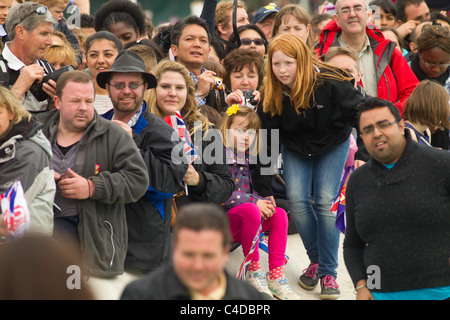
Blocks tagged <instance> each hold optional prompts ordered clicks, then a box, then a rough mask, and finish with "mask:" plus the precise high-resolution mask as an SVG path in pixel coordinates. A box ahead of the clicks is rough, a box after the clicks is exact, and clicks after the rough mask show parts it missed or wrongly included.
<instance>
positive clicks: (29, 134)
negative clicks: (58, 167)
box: [0, 120, 56, 236]
mask: <svg viewBox="0 0 450 320" xmlns="http://www.w3.org/2000/svg"><path fill="white" fill-rule="evenodd" d="M41 128H42V125H41V124H40V123H37V122H35V121H33V120H30V121H28V120H23V121H21V122H20V123H18V124H16V125H14V126H13V127H12V129H11V131H9V133H7V134H6V136H5V137H4V139H1V140H0V194H1V193H4V192H6V190H7V189H8V188H9V187H10V186H11V185H12V183H13V182H14V181H17V180H19V181H20V182H21V184H22V187H23V191H24V194H25V199H26V201H27V204H28V210H29V212H30V219H31V220H30V227H29V232H38V233H42V234H45V235H49V236H51V235H52V234H53V199H54V197H55V190H56V187H55V180H54V174H53V170H52V168H51V163H50V159H51V157H52V150H51V147H50V143H49V142H48V140H47V139H46V138H45V136H44V134H43V133H42V130H41Z"/></svg>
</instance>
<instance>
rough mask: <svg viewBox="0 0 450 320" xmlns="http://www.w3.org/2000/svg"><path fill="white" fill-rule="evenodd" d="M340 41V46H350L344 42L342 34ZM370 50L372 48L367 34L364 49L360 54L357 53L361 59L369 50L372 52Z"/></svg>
mask: <svg viewBox="0 0 450 320" xmlns="http://www.w3.org/2000/svg"><path fill="white" fill-rule="evenodd" d="M338 41H339V44H340V45H341V46H343V47H348V45H347V44H346V43H345V42H344V40H343V39H342V34H340V35H339V37H338ZM370 49H371V48H370V41H369V37H368V36H367V34H366V40H365V42H364V46H363V47H362V49H361V50H360V51H359V52H357V54H358V57H361V55H363V54H364V53H365V52H366V51H367V50H370Z"/></svg>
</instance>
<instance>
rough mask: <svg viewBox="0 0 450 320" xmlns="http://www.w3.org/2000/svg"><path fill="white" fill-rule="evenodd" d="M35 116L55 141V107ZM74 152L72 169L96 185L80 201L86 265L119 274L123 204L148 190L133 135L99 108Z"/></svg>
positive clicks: (123, 238) (94, 273) (92, 272)
mask: <svg viewBox="0 0 450 320" xmlns="http://www.w3.org/2000/svg"><path fill="white" fill-rule="evenodd" d="M38 120H40V121H41V122H43V123H44V128H43V131H44V134H45V135H46V136H47V137H48V139H49V140H50V143H51V144H53V141H54V139H55V138H56V132H57V128H58V122H59V111H50V112H48V113H45V114H40V115H38ZM77 152H78V153H77V156H76V162H75V168H74V171H75V172H76V173H77V174H79V175H81V176H83V177H85V178H89V179H91V180H92V181H93V182H94V184H95V191H94V193H93V195H92V197H90V198H89V199H86V200H80V201H79V205H78V213H79V219H80V220H79V225H78V233H79V237H80V242H81V250H82V255H83V261H84V264H85V265H84V267H85V268H86V270H87V271H88V272H89V274H90V275H92V276H108V277H109V276H115V275H119V274H122V273H123V271H124V261H125V256H126V252H127V242H128V231H127V223H126V218H125V204H126V203H130V202H135V201H137V200H138V199H139V198H140V197H142V196H143V195H144V194H145V192H146V190H147V186H148V184H149V179H148V174H147V170H146V167H145V163H144V161H143V159H142V156H141V155H140V154H139V151H138V149H137V147H136V144H135V143H134V141H133V139H132V138H131V136H130V135H128V134H127V133H126V132H125V131H124V130H123V129H122V128H120V127H119V126H118V125H116V124H115V123H112V122H111V121H108V120H106V119H103V118H102V117H100V116H99V115H98V114H97V112H95V117H94V120H93V121H92V123H91V124H90V125H89V127H88V128H87V129H86V131H85V132H84V134H83V136H82V138H81V140H80V142H79V145H78V151H77Z"/></svg>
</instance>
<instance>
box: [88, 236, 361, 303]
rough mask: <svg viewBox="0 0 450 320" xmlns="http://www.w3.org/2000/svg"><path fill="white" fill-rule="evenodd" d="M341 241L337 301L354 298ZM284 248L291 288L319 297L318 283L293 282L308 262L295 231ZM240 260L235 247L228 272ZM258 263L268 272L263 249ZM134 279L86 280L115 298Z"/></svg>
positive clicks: (304, 297) (302, 295) (239, 250)
mask: <svg viewBox="0 0 450 320" xmlns="http://www.w3.org/2000/svg"><path fill="white" fill-rule="evenodd" d="M342 241H343V236H342V235H341V245H340V247H339V266H338V270H337V271H338V278H337V282H338V284H339V286H340V290H341V297H340V300H354V299H355V295H354V294H353V285H352V282H351V280H350V277H349V275H348V273H347V270H346V268H345V265H344V260H343V256H342ZM286 251H287V252H286V253H287V255H288V256H289V262H288V263H287V264H286V265H285V267H284V271H285V275H286V276H287V278H288V279H289V283H290V285H291V288H292V289H293V290H294V291H295V293H296V294H297V295H298V296H299V297H300V299H301V300H320V297H319V294H320V289H319V286H318V287H317V288H316V289H315V290H313V291H306V290H304V289H302V288H301V287H300V286H299V285H298V284H297V280H298V277H299V276H300V274H301V271H302V270H303V269H304V268H306V267H307V266H308V265H309V260H308V257H307V255H306V251H305V248H304V247H303V243H302V241H301V239H300V237H299V235H298V234H291V235H289V236H288V243H287V249H286ZM242 259H243V255H242V248H241V247H239V248H237V249H236V250H234V251H233V252H231V253H230V259H229V263H228V265H227V270H228V271H230V272H231V273H232V274H237V271H238V269H239V266H240V264H241V262H242ZM260 262H261V266H262V267H263V269H264V270H265V271H268V261H267V254H266V253H265V252H264V251H261V252H260ZM134 279H137V276H135V275H131V274H128V273H125V274H124V275H122V276H120V277H116V278H114V279H98V278H93V277H91V278H90V279H89V281H88V282H89V284H90V285H91V287H92V289H93V290H94V292H95V294H96V296H97V298H98V299H102V300H117V299H119V298H120V294H121V293H122V291H123V289H124V288H125V286H126V285H127V284H128V283H129V282H130V281H132V280H134Z"/></svg>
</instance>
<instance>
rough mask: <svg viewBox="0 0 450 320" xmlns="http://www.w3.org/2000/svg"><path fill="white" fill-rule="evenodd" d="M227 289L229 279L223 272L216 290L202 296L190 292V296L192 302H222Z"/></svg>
mask: <svg viewBox="0 0 450 320" xmlns="http://www.w3.org/2000/svg"><path fill="white" fill-rule="evenodd" d="M226 289H227V279H226V277H225V273H224V272H222V273H221V274H220V285H219V287H217V288H216V289H215V290H213V291H212V292H210V293H209V294H207V295H202V294H201V293H198V292H196V291H193V290H189V294H190V296H191V298H192V300H222V299H223V297H224V296H225V291H226Z"/></svg>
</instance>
